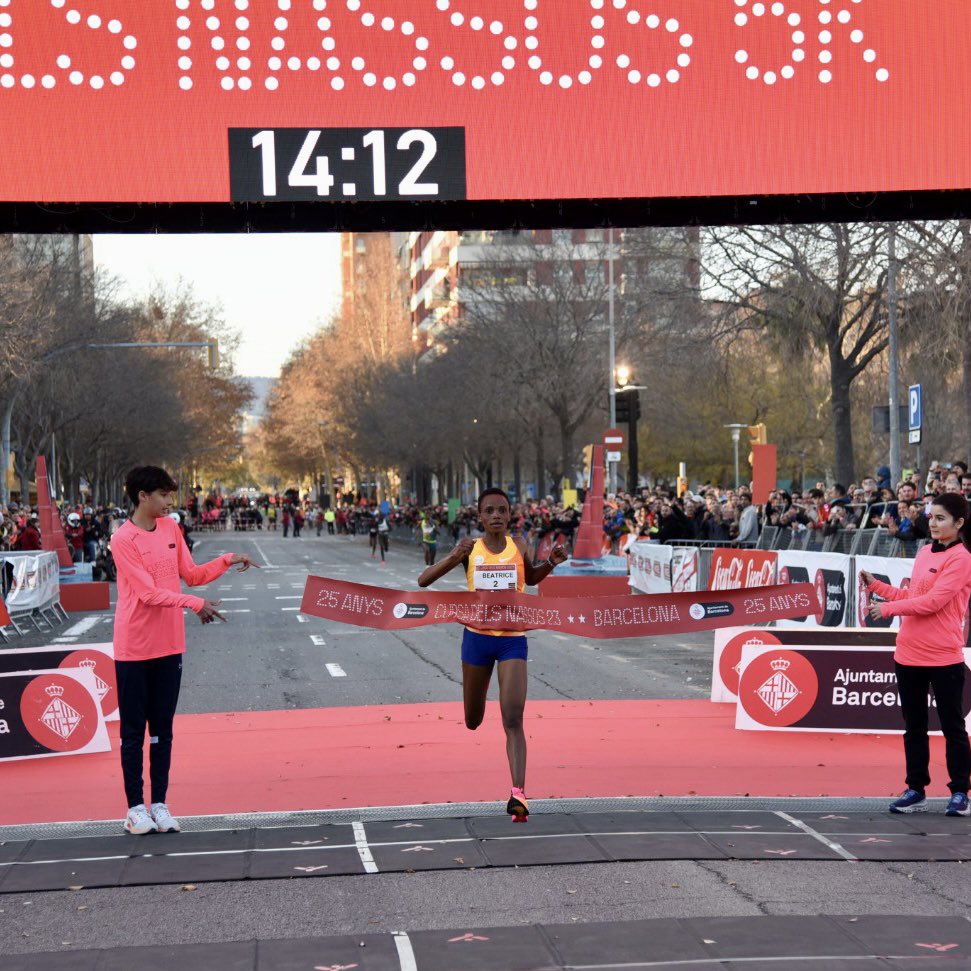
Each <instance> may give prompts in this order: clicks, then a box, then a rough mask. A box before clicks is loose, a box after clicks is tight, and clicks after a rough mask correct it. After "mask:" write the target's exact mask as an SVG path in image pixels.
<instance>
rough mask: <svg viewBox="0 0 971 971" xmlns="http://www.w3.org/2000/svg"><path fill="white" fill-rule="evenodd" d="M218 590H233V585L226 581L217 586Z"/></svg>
mask: <svg viewBox="0 0 971 971" xmlns="http://www.w3.org/2000/svg"><path fill="white" fill-rule="evenodd" d="M216 589H217V590H232V589H233V585H232V584H231V583H224V584H222V586H219V587H216Z"/></svg>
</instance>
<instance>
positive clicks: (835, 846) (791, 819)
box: [775, 809, 858, 861]
mask: <svg viewBox="0 0 971 971" xmlns="http://www.w3.org/2000/svg"><path fill="white" fill-rule="evenodd" d="M775 815H776V816H778V817H779V818H780V819H784V820H785V821H786V822H787V823H792V825H793V826H796V827H798V828H799V829H801V830H802V831H803V832H804V833H808V834H809V835H810V836H811V837H812V838H813V839H814V840H819V842H820V843H822V844H823V846H828V847H829V848H830V849H831V850H832V851H833V852H834V853H838V854H839V855H840V856H841V857H843V859H844V860H853V861H857V860H858V857H855V856H854V855H853V854H852V853H851V852H850V851H849V850H847V849H844V848H843V847H842V846H840V844H839V843H836V842H834V841H833V840H831V839H828V838H827V837H825V836H823V834H822V833H818V832H816V830H814V829H813V828H812V827H811V826H808V825H807V824H806V823H804V822H803V821H802V820H801V819H796V818H795V816H790V815H789V814H788V813H784V812H782V810H781V809H777V810H776V812H775Z"/></svg>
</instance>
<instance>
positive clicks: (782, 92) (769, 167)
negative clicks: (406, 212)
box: [0, 0, 971, 203]
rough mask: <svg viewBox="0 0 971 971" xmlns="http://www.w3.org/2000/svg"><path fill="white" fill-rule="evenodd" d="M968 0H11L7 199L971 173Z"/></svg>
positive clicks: (818, 187) (3, 99) (910, 181)
mask: <svg viewBox="0 0 971 971" xmlns="http://www.w3.org/2000/svg"><path fill="white" fill-rule="evenodd" d="M969 38H971V3H968V2H967V0H914V2H904V0H764V2H763V0H138V2H137V3H134V2H132V0H0V201H4V202H19V201H25V202H30V201H34V202H43V201H50V202H57V201H70V202H173V203H175V202H194V203H208V202H233V201H247V202H259V201H266V202H272V201H288V200H299V201H317V202H323V203H326V202H348V201H375V200H376V201H382V200H388V201H398V200H413V201H422V200H465V199H467V200H516V199H536V200H545V199H584V198H594V199H598V198H599V199H623V198H682V197H703V196H746V195H775V194H800V193H812V194H822V193H834V192H836V193H842V192H846V193H867V192H888V191H921V190H947V189H966V188H969V187H971V98H969V97H968V91H969V90H971V43H969Z"/></svg>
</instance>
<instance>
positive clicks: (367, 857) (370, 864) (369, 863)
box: [327, 664, 378, 873]
mask: <svg viewBox="0 0 971 971" xmlns="http://www.w3.org/2000/svg"><path fill="white" fill-rule="evenodd" d="M327 666H328V667H330V665H329V664H328V665H327ZM351 828H352V829H353V830H354V843H355V845H356V846H357V855H358V856H359V857H360V858H361V863H363V864H364V872H365V873H377V872H378V866H377V864H376V863H375V862H374V857H373V856H372V855H371V847H369V846H368V845H367V833H365V832H364V823H351Z"/></svg>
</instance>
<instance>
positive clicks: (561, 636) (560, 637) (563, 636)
mask: <svg viewBox="0 0 971 971" xmlns="http://www.w3.org/2000/svg"><path fill="white" fill-rule="evenodd" d="M551 636H552V637H555V638H556V639H557V640H558V641H568V640H569V639H570V638H569V637H567V636H566V634H552V635H551Z"/></svg>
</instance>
